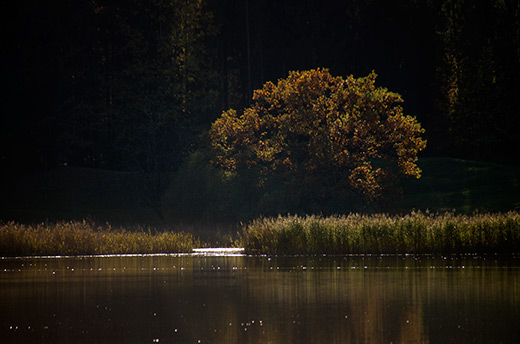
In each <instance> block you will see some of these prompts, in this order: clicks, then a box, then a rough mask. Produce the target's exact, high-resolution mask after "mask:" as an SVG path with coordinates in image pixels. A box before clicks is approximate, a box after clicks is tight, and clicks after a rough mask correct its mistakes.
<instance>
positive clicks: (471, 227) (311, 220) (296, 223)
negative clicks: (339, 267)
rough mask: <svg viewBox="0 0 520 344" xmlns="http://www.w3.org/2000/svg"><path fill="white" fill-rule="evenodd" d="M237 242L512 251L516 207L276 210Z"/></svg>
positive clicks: (265, 247) (300, 250) (277, 247)
mask: <svg viewBox="0 0 520 344" xmlns="http://www.w3.org/2000/svg"><path fill="white" fill-rule="evenodd" d="M242 243H243V245H244V248H245V250H246V252H247V253H252V254H354V253H374V254H375V253H386V254H396V253H417V254H419V253H421V254H424V253H512V252H519V251H520V213H518V212H508V213H503V214H474V215H471V216H468V215H455V214H453V213H444V214H435V215H434V214H429V213H422V212H414V213H410V214H408V215H406V216H390V215H385V214H376V215H359V214H352V215H349V216H331V217H320V216H305V217H300V216H286V217H282V216H279V217H277V218H261V219H257V220H254V221H252V222H251V223H250V224H249V225H247V226H246V227H245V228H244V230H243V233H242Z"/></svg>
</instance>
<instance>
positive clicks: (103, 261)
mask: <svg viewBox="0 0 520 344" xmlns="http://www.w3.org/2000/svg"><path fill="white" fill-rule="evenodd" d="M0 268H1V269H0V341H1V342H2V343H328V344H330V343H520V255H513V256H508V257H499V256H471V255H466V256H447V257H443V256H412V255H406V256H403V255H395V256H392V255H391V256H380V255H354V256H297V257H293V256H291V257H270V256H246V255H241V254H227V255H218V254H204V253H201V254H191V255H144V256H143V255H135V256H109V257H100V256H92V257H61V258H60V257H40V258H3V259H0Z"/></svg>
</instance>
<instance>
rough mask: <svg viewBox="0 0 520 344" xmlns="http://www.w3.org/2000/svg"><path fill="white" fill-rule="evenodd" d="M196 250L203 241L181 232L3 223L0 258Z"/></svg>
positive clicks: (79, 223)
mask: <svg viewBox="0 0 520 344" xmlns="http://www.w3.org/2000/svg"><path fill="white" fill-rule="evenodd" d="M195 247H200V241H199V240H198V239H197V238H195V237H194V236H193V235H191V234H187V233H182V232H160V233H156V232H154V231H152V230H150V229H148V230H145V229H143V228H140V229H138V230H136V231H126V230H124V229H115V228H112V226H111V225H110V224H106V225H105V226H96V225H94V224H92V223H89V222H87V221H75V222H57V223H40V224H37V225H24V224H19V223H16V222H7V223H0V256H32V255H39V256H41V255H91V254H129V253H181V252H191V251H192V249H193V248H195Z"/></svg>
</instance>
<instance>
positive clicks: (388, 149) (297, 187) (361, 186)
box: [210, 69, 426, 211]
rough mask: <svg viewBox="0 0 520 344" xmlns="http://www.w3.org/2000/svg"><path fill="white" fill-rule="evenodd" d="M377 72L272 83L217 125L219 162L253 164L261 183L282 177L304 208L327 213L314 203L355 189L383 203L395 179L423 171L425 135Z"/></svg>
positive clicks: (231, 167) (321, 72)
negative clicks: (421, 158)
mask: <svg viewBox="0 0 520 344" xmlns="http://www.w3.org/2000/svg"><path fill="white" fill-rule="evenodd" d="M376 77H377V75H376V74H375V73H374V72H372V73H370V74H369V75H368V76H366V77H362V78H357V79H356V78H354V77H353V76H352V75H350V76H348V77H347V78H345V79H344V78H342V77H334V76H332V75H331V74H330V73H329V71H328V70H327V69H316V70H309V71H303V72H298V71H296V72H291V73H289V76H288V78H286V79H280V80H279V81H278V83H277V84H274V83H272V82H267V83H266V84H265V85H264V86H263V88H262V89H260V90H256V91H255V92H254V95H253V104H252V105H251V107H248V108H246V109H244V110H243V112H241V113H237V111H235V110H233V109H230V110H228V111H225V112H223V113H222V116H221V117H220V118H219V119H217V120H216V121H215V122H214V123H213V126H212V128H211V131H210V138H211V142H212V146H213V147H214V149H215V151H216V158H215V164H217V165H218V166H220V167H222V168H223V169H225V170H228V171H235V172H238V173H240V172H241V171H244V170H249V171H251V170H256V171H258V173H259V176H260V178H259V185H265V184H266V183H273V181H276V182H279V181H282V183H283V184H284V186H285V187H286V192H289V193H290V194H292V195H294V196H295V198H297V201H296V203H297V204H298V205H299V206H300V209H302V208H305V209H306V210H309V209H310V210H318V211H327V209H319V208H316V205H318V207H319V205H320V204H321V205H323V204H329V203H330V200H331V199H334V200H336V201H341V200H343V201H344V200H345V197H350V196H352V195H357V196H359V197H358V198H359V199H358V200H364V201H365V202H366V203H372V204H382V202H384V201H385V200H388V199H389V198H391V197H392V196H394V195H395V194H396V193H398V192H399V189H398V188H397V187H396V186H395V185H396V184H395V182H396V179H398V178H399V177H401V176H412V177H416V178H418V177H420V172H421V171H420V169H419V168H418V167H417V165H416V161H417V154H418V153H419V152H420V151H421V150H423V149H424V148H425V146H426V141H425V140H423V139H422V138H421V137H420V135H421V134H422V133H424V130H423V129H422V128H421V126H420V124H419V123H418V122H417V121H416V119H415V118H414V117H411V116H407V115H404V113H403V109H402V107H401V106H400V103H402V101H403V100H402V98H401V96H400V95H399V94H397V93H393V92H389V91H388V90H387V89H385V88H381V87H376V86H375V81H376ZM302 202H303V203H302ZM309 204H312V205H314V206H312V205H311V206H306V205H309Z"/></svg>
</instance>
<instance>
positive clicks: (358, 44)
mask: <svg viewBox="0 0 520 344" xmlns="http://www.w3.org/2000/svg"><path fill="white" fill-rule="evenodd" d="M0 6H1V8H0V11H1V16H2V18H1V25H2V27H1V30H0V35H1V42H2V52H1V66H2V82H1V85H2V86H1V87H2V89H1V92H0V94H1V102H0V109H1V125H0V131H1V132H0V140H1V142H0V164H1V169H2V170H3V172H4V173H5V174H6V175H9V176H10V177H9V178H14V177H19V176H21V175H26V174H27V173H30V172H31V171H42V170H43V171H46V170H50V169H54V168H57V167H60V166H68V167H76V168H95V169H99V170H113V171H127V172H128V171H130V172H136V173H139V174H140V175H141V176H144V177H143V178H144V179H143V178H141V180H144V181H143V182H142V183H144V185H146V186H145V188H146V189H147V190H148V191H147V192H146V195H147V196H143V197H144V198H146V202H147V204H148V205H150V206H151V207H152V208H153V209H156V210H157V215H158V216H159V217H164V214H162V213H161V211H160V208H161V207H163V206H164V197H165V194H167V193H170V196H171V197H170V198H171V199H175V198H176V195H180V196H182V195H183V197H186V194H187V193H189V191H188V189H189V190H195V191H193V192H197V191H196V190H197V187H198V188H200V187H201V185H200V182H198V181H197V180H196V178H195V180H193V179H194V177H193V175H194V174H197V173H199V174H201V175H204V176H203V178H205V179H206V180H207V179H208V178H212V177H208V173H210V172H208V171H209V169H210V167H208V166H207V165H205V162H207V161H209V159H210V157H209V154H210V153H209V152H208V151H207V147H208V144H207V138H206V133H207V131H208V130H209V128H210V125H211V123H212V122H213V121H214V120H215V119H216V118H218V117H219V116H220V114H221V113H222V111H223V110H226V109H229V108H234V109H241V108H243V107H244V106H248V105H249V103H250V100H251V95H252V91H253V90H254V89H257V88H260V87H261V86H262V85H263V83H265V82H266V81H276V80H277V79H280V78H285V77H286V76H287V75H288V72H289V71H291V70H304V69H310V68H317V67H325V68H329V69H330V71H331V73H332V74H333V75H343V76H346V75H350V74H353V75H354V76H355V77H360V76H365V75H367V74H368V73H370V71H372V70H375V71H376V73H377V74H378V75H379V77H378V84H379V85H380V86H384V87H387V88H388V89H389V90H391V91H394V92H398V93H400V94H401V95H402V96H403V98H404V100H405V103H404V108H405V113H406V114H409V115H412V116H415V117H417V119H418V121H419V122H420V123H421V125H422V127H423V128H425V130H426V134H425V138H426V139H427V140H428V146H427V149H426V151H425V152H424V153H423V154H422V156H423V157H451V158H460V159H468V160H475V161H487V162H495V163H509V164H510V163H517V162H518V158H519V156H520V143H519V142H520V3H519V2H518V0H483V1H465V0H395V1H387V0H350V1H340V0H324V1H318V0H284V1H269V0H169V1H161V0H121V1H117V0H113V1H108V0H96V1H94V0H74V1H71V0H53V1H37V0H25V1H5V2H2V5H0ZM211 173H214V172H211ZM172 174H175V177H174V179H175V178H176V179H175V180H177V183H176V184H175V185H174V187H173V189H172V186H171V185H170V184H171V182H172V177H171V175H172ZM165 176H166V177H165ZM190 178H191V179H190ZM201 178H202V177H201ZM7 180H9V179H7ZM190 180H191V183H192V184H189V182H190ZM210 184H211V183H210ZM243 184H244V185H245V184H247V183H246V182H243ZM242 186H243V185H242ZM220 187H221V188H224V189H220V190H214V191H213V194H216V193H218V192H224V191H225V190H226V188H227V187H228V186H220ZM234 187H236V188H238V189H240V188H242V187H241V184H240V182H237V184H236V185H235V186H234ZM183 188H184V189H187V190H184V191H183ZM216 188H217V189H218V187H216ZM200 192H203V191H200ZM204 192H206V193H208V192H209V191H207V190H205V191H204ZM251 192H252V191H251ZM172 194H173V196H172ZM180 196H179V197H180ZM179 197H177V198H179ZM177 202H179V201H178V200H177ZM186 202H188V201H186ZM215 202H216V201H215ZM240 203H241V204H245V203H247V200H241V201H240Z"/></svg>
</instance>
